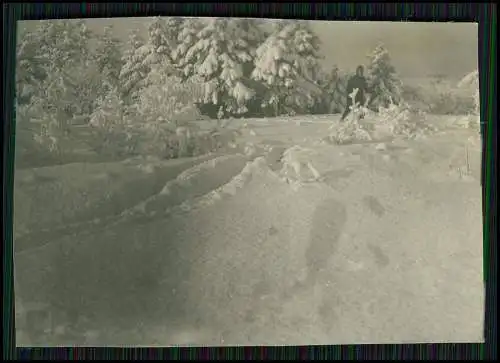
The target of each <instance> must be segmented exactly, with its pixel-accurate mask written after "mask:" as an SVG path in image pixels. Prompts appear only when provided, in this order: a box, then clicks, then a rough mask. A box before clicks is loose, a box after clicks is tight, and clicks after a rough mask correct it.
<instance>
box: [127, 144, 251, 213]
mask: <svg viewBox="0 0 500 363" xmlns="http://www.w3.org/2000/svg"><path fill="white" fill-rule="evenodd" d="M246 162H247V159H246V157H245V156H244V155H241V154H235V155H223V156H218V157H215V158H213V159H211V160H208V161H205V162H203V163H200V164H198V165H196V166H193V167H191V168H189V169H187V170H185V171H183V172H182V173H181V174H179V175H178V176H177V177H176V178H175V179H173V180H170V181H168V182H167V183H166V184H165V185H164V186H163V188H162V189H161V191H160V192H159V193H157V194H154V195H152V196H151V197H149V198H147V199H145V200H143V201H141V202H140V203H139V204H137V205H136V206H134V207H133V208H131V209H127V210H125V211H124V212H123V213H122V215H123V216H129V217H130V216H134V215H146V216H153V215H156V214H158V213H162V212H163V213H173V212H175V211H179V208H180V209H181V210H187V209H189V208H190V205H191V203H192V201H193V200H196V199H197V198H199V197H201V196H203V195H205V194H207V193H209V192H211V191H213V190H215V189H217V188H219V187H220V186H221V185H224V184H225V183H227V182H229V181H230V180H231V178H233V177H234V176H235V175H237V174H238V173H239V172H240V171H241V170H242V169H243V168H244V166H245V164H246Z"/></svg>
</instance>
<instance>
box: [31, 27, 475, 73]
mask: <svg viewBox="0 0 500 363" xmlns="http://www.w3.org/2000/svg"><path fill="white" fill-rule="evenodd" d="M149 21H150V18H111V19H105V18H104V19H88V20H87V23H88V26H89V28H90V29H91V30H93V31H95V32H96V33H99V32H101V31H102V29H103V28H104V27H105V26H106V25H111V24H112V25H113V27H114V29H115V33H116V35H117V36H118V37H120V38H121V39H124V40H125V39H126V38H127V35H128V32H129V30H131V29H132V28H134V27H135V28H139V29H141V30H143V31H145V30H146V26H147V24H148V22H149ZM23 23H27V22H23ZM30 23H36V21H30ZM23 25H24V24H23ZM33 25H34V24H33ZM311 25H312V28H313V30H314V31H315V32H316V33H317V34H318V36H319V38H320V40H321V42H322V49H321V53H322V55H323V57H324V59H323V61H322V62H323V64H324V65H326V66H332V65H334V64H337V65H338V66H339V67H340V68H341V69H342V70H345V71H354V70H355V68H356V66H357V65H358V64H366V60H367V58H366V55H367V53H368V52H369V51H370V50H371V49H373V48H374V47H375V46H376V45H377V44H378V43H380V42H382V43H384V44H385V46H386V48H387V49H388V50H389V53H390V55H391V58H392V60H393V64H394V66H395V68H396V70H397V71H398V73H399V74H400V75H401V76H402V77H405V78H419V77H427V76H434V75H442V76H445V77H450V78H454V79H458V78H461V77H462V76H464V75H466V74H468V73H470V72H471V71H473V70H475V69H477V63H478V56H477V55H478V24H477V23H438V22H435V23H422V22H419V23H417V22H411V23H410V22H375V21H363V22H352V21H311ZM31 26H32V24H29V27H31Z"/></svg>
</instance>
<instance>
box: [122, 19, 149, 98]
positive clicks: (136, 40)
mask: <svg viewBox="0 0 500 363" xmlns="http://www.w3.org/2000/svg"><path fill="white" fill-rule="evenodd" d="M144 45H145V42H144V39H142V37H141V36H140V34H139V31H138V30H137V29H133V30H132V31H131V32H130V34H129V38H128V42H127V46H126V50H125V52H124V55H123V58H122V61H123V67H122V69H121V71H120V75H119V80H120V82H119V83H120V90H121V94H122V98H123V99H124V100H125V101H126V103H127V104H131V103H133V102H134V101H135V100H137V97H138V95H137V92H138V91H140V89H141V88H142V87H143V86H144V83H145V78H146V77H147V75H148V74H149V71H150V68H149V66H148V64H147V57H148V55H149V53H148V49H147V48H146V47H144Z"/></svg>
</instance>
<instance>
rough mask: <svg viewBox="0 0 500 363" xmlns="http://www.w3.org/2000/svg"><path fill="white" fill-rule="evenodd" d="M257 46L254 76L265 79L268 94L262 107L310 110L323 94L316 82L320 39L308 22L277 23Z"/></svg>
mask: <svg viewBox="0 0 500 363" xmlns="http://www.w3.org/2000/svg"><path fill="white" fill-rule="evenodd" d="M275 28H277V29H280V30H279V31H277V32H275V33H273V34H271V35H270V36H269V37H268V38H267V39H266V41H265V42H264V43H263V44H262V45H261V46H260V47H259V48H258V49H257V52H256V53H257V56H256V59H255V68H254V71H253V72H252V78H253V79H255V80H257V81H262V82H264V83H265V84H266V85H267V87H268V93H267V95H266V96H265V97H264V102H263V106H264V107H267V106H269V105H272V106H273V107H274V111H275V114H276V115H278V114H280V113H281V112H283V111H285V112H288V113H289V112H293V111H294V109H295V110H297V109H307V108H309V107H311V106H312V105H313V104H314V103H315V98H316V97H318V96H319V97H320V95H321V94H322V90H321V88H320V87H319V86H318V85H317V84H316V83H315V81H314V80H313V78H314V77H315V74H314V72H315V71H314V70H315V68H317V67H318V58H319V55H318V51H319V40H318V38H317V37H316V36H315V35H314V34H313V33H312V31H311V30H310V29H309V27H308V26H307V23H305V22H293V23H292V22H287V23H286V24H285V25H284V26H276V27H275Z"/></svg>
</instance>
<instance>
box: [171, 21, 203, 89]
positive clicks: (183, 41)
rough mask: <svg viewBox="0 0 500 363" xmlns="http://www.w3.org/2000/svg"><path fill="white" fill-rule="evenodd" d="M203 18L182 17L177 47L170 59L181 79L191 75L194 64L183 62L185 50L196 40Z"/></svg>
mask: <svg viewBox="0 0 500 363" xmlns="http://www.w3.org/2000/svg"><path fill="white" fill-rule="evenodd" d="M204 22H206V20H205V19H198V18H182V21H181V23H180V25H179V31H178V35H177V47H176V48H175V49H174V50H173V52H172V60H173V61H174V63H175V65H176V67H177V68H178V69H179V71H180V74H181V77H182V78H183V80H186V79H188V78H190V77H191V76H192V75H193V67H194V65H193V64H191V63H186V62H185V57H186V54H187V52H188V51H189V50H190V49H191V48H192V47H193V46H194V45H195V43H196V42H197V41H198V37H197V34H198V32H199V31H200V30H201V29H202V28H203V25H204Z"/></svg>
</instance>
